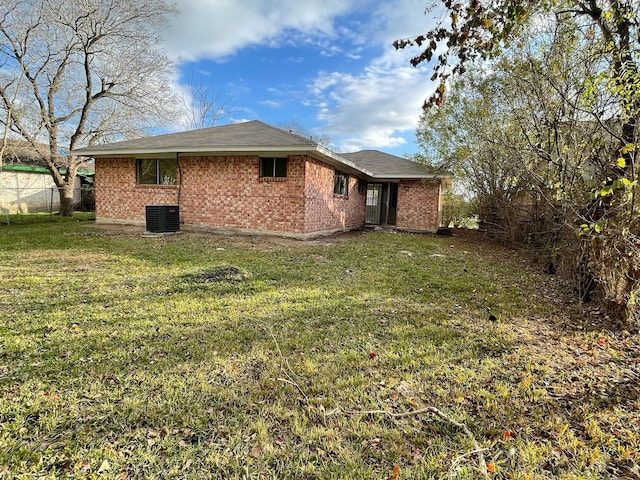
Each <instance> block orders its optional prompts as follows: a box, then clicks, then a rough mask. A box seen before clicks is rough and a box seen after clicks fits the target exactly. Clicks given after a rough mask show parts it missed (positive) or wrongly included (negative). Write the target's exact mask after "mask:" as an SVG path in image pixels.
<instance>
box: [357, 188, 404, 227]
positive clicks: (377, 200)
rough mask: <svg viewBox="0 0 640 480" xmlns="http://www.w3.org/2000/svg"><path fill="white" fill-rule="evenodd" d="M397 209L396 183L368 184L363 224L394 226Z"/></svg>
mask: <svg viewBox="0 0 640 480" xmlns="http://www.w3.org/2000/svg"><path fill="white" fill-rule="evenodd" d="M397 209H398V184H397V183H391V182H390V183H368V184H367V201H366V205H365V212H364V220H365V223H369V224H372V225H395V224H396V213H397Z"/></svg>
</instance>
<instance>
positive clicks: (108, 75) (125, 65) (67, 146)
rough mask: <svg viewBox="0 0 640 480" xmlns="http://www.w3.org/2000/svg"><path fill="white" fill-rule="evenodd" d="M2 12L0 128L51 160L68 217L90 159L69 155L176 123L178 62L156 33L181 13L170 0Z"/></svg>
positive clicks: (13, 7) (8, 4) (29, 3)
mask: <svg viewBox="0 0 640 480" xmlns="http://www.w3.org/2000/svg"><path fill="white" fill-rule="evenodd" d="M0 8H1V9H2V12H3V13H2V14H1V17H0V64H2V66H3V68H2V71H1V72H0V109H2V110H3V115H2V117H3V118H2V119H0V122H1V123H2V125H3V126H4V128H5V132H8V134H7V135H9V136H11V137H15V138H22V139H24V140H25V141H27V142H28V143H29V144H30V145H31V146H32V147H33V148H34V149H36V150H37V151H38V152H39V154H40V155H41V156H42V158H43V159H44V160H45V161H46V163H47V165H48V167H49V169H50V170H51V174H52V176H53V180H54V182H55V184H56V186H57V187H58V189H59V192H60V214H61V215H71V214H72V213H73V191H74V186H75V179H76V173H77V170H78V167H79V165H80V164H81V163H82V161H83V159H82V158H78V157H73V156H71V155H70V154H69V151H71V150H73V149H74V148H76V147H80V146H87V145H94V144H97V143H99V142H103V141H106V140H113V139H118V138H129V137H134V136H140V135H141V134H142V132H143V130H144V127H147V126H151V125H152V124H153V123H151V124H150V123H149V122H150V121H151V122H157V124H162V123H166V122H168V121H169V119H170V118H172V117H173V118H175V111H176V105H177V103H176V102H177V97H176V95H175V94H174V93H173V92H172V91H171V76H172V73H173V64H172V62H171V61H170V59H169V58H168V57H167V55H165V54H164V53H163V52H161V51H159V50H158V49H157V47H156V45H157V43H158V37H157V33H156V30H155V29H156V27H158V26H159V25H161V24H163V23H164V22H165V21H166V19H167V16H168V15H170V14H174V13H175V10H174V9H173V8H172V7H170V6H169V5H167V4H166V3H165V2H164V1H163V0H148V1H145V2H131V1H129V0H107V1H104V0H65V1H64V2H59V1H54V0H0ZM18 78H22V79H23V81H21V82H17V81H16V79H18ZM150 119H151V120H150ZM43 145H46V148H43Z"/></svg>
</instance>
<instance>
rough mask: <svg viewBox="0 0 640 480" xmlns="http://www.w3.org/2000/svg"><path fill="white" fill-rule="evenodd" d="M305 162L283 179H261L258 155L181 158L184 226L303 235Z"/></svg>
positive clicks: (294, 159)
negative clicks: (185, 224)
mask: <svg viewBox="0 0 640 480" xmlns="http://www.w3.org/2000/svg"><path fill="white" fill-rule="evenodd" d="M304 164H305V159H304V157H300V156H290V157H289V160H288V162H287V177H286V178H282V179H273V178H262V179H261V178H260V160H259V158H258V157H257V156H242V157H240V156H239V157H233V156H229V157H188V158H181V159H180V165H181V168H182V174H183V178H184V179H183V182H182V192H181V195H180V211H181V216H182V220H183V221H184V222H185V223H187V224H192V225H202V226H215V227H222V228H240V229H249V230H259V231H272V232H289V233H304Z"/></svg>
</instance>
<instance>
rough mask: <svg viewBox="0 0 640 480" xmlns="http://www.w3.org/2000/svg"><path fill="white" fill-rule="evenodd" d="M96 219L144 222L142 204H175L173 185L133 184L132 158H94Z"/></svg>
mask: <svg viewBox="0 0 640 480" xmlns="http://www.w3.org/2000/svg"><path fill="white" fill-rule="evenodd" d="M95 179H96V180H95V181H96V217H97V218H98V219H112V220H116V219H117V220H138V221H144V219H145V209H144V207H145V205H167V204H168V205H175V204H176V201H177V194H178V187H177V186H175V185H136V161H135V159H133V158H118V159H108V158H97V159H96V176H95Z"/></svg>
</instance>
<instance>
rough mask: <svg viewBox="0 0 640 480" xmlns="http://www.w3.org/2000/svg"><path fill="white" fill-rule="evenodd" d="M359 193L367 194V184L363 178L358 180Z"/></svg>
mask: <svg viewBox="0 0 640 480" xmlns="http://www.w3.org/2000/svg"><path fill="white" fill-rule="evenodd" d="M358 193H363V194H364V193H367V182H366V180H363V179H361V178H359V179H358Z"/></svg>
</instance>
